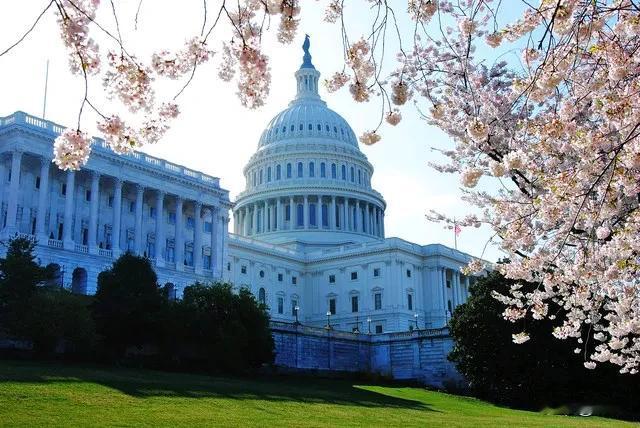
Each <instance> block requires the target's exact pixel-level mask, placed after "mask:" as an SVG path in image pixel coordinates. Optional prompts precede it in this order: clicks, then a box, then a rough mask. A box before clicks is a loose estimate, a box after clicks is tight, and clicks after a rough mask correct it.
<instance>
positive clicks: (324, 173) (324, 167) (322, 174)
mask: <svg viewBox="0 0 640 428" xmlns="http://www.w3.org/2000/svg"><path fill="white" fill-rule="evenodd" d="M326 176H327V165H325V163H324V162H320V177H322V178H325V177H326Z"/></svg>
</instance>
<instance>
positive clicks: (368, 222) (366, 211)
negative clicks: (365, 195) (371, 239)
mask: <svg viewBox="0 0 640 428" xmlns="http://www.w3.org/2000/svg"><path fill="white" fill-rule="evenodd" d="M364 219H365V221H364V224H366V225H367V227H366V229H367V230H366V231H365V232H367V234H369V235H372V233H371V217H370V216H369V203H368V202H365V204H364Z"/></svg>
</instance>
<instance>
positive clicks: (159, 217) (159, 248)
mask: <svg viewBox="0 0 640 428" xmlns="http://www.w3.org/2000/svg"><path fill="white" fill-rule="evenodd" d="M155 244H156V266H158V267H163V266H164V253H163V249H164V244H165V237H164V192H163V191H162V190H157V191H156V243H155Z"/></svg>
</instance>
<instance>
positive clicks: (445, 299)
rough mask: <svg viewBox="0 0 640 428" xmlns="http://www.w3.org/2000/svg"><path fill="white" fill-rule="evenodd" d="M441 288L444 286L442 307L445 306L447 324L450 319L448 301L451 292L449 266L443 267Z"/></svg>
mask: <svg viewBox="0 0 640 428" xmlns="http://www.w3.org/2000/svg"><path fill="white" fill-rule="evenodd" d="M441 288H442V307H443V308H444V313H445V323H444V324H445V325H446V323H447V320H448V319H449V316H450V315H449V305H448V301H449V292H448V291H447V268H442V283H441Z"/></svg>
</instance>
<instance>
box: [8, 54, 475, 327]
mask: <svg viewBox="0 0 640 428" xmlns="http://www.w3.org/2000/svg"><path fill="white" fill-rule="evenodd" d="M319 79H320V73H319V72H318V71H317V70H316V69H315V67H314V65H313V64H312V61H311V56H310V55H309V52H308V46H307V48H306V49H305V55H304V59H303V64H302V66H301V67H300V69H299V70H297V71H296V72H295V82H296V86H297V94H296V96H295V98H294V99H293V100H292V101H291V102H290V103H289V106H288V107H287V108H286V109H284V110H283V111H282V112H281V113H279V114H278V115H276V116H275V117H274V118H273V119H272V120H271V122H270V123H269V124H268V125H267V127H266V129H265V130H264V132H263V133H262V136H261V137H260V139H259V141H258V148H257V150H256V152H255V153H254V154H253V156H252V157H251V158H250V159H249V162H248V163H247V165H246V167H245V168H244V176H245V179H246V188H245V190H244V191H242V192H241V193H240V194H239V195H238V196H237V198H236V200H235V201H231V200H230V197H229V192H228V191H227V190H225V189H224V188H222V187H221V186H220V180H219V178H217V177H212V176H210V175H207V174H204V173H202V172H198V171H193V170H191V169H189V168H187V167H184V166H181V165H176V164H174V163H171V162H169V161H167V160H163V159H158V158H155V157H152V156H149V155H147V154H144V153H139V152H134V153H131V154H128V155H118V154H115V153H113V152H112V151H110V149H108V148H107V146H106V144H105V143H104V142H103V141H101V140H99V139H96V140H95V144H94V148H93V152H92V155H91V158H90V160H89V162H88V164H87V165H86V166H85V167H84V168H82V169H81V170H80V171H76V172H65V171H61V170H59V169H58V168H57V167H56V166H55V164H53V163H52V162H51V161H52V145H53V141H54V139H55V138H56V137H57V135H59V134H60V133H61V131H62V130H63V129H64V128H63V127H61V126H59V125H57V124H55V123H52V122H50V121H46V120H42V119H40V118H37V117H33V116H30V115H28V114H25V113H23V112H16V113H14V114H12V115H10V116H7V117H4V118H0V179H1V180H2V186H0V192H1V193H0V201H1V211H0V226H1V232H0V238H1V239H2V240H6V239H8V238H9V237H10V236H15V235H16V234H20V235H25V236H28V237H33V238H35V239H37V257H38V259H39V261H40V263H41V264H42V265H52V267H53V268H54V270H55V272H56V274H55V278H54V279H53V280H52V281H55V282H56V283H58V284H59V285H61V286H64V287H68V288H69V289H71V290H72V291H73V292H76V293H88V294H91V293H95V291H96V282H97V276H98V274H99V273H100V272H101V271H103V270H105V269H107V268H109V267H110V266H111V264H112V263H113V261H114V260H115V259H116V258H117V257H118V256H119V255H121V254H122V253H123V252H125V251H131V252H133V253H135V254H139V255H143V256H145V257H148V258H149V259H150V260H151V261H152V263H153V265H154V268H155V270H156V273H157V275H158V279H159V282H160V285H168V288H169V289H170V290H171V292H172V293H173V294H174V295H175V297H177V298H179V297H180V296H181V293H182V290H183V289H184V287H186V286H188V285H190V284H193V283H194V282H195V281H204V282H213V281H221V280H222V281H229V282H231V283H233V284H234V286H236V287H241V286H246V287H248V288H250V290H251V291H252V292H253V293H254V295H255V296H256V298H257V299H259V300H260V301H263V302H265V303H266V304H267V305H268V307H269V309H270V312H271V317H272V319H273V320H274V321H282V322H288V323H293V322H295V321H299V322H301V323H302V324H303V325H307V326H311V327H313V326H316V327H323V326H326V325H327V324H329V325H330V326H331V328H332V329H334V330H336V331H347V332H353V331H356V332H362V333H369V332H370V333H372V334H375V333H387V332H400V331H407V330H410V329H414V328H415V327H418V329H433V328H439V327H443V326H444V325H446V323H447V320H448V318H450V316H451V312H452V311H453V309H454V307H455V306H456V305H459V304H461V303H463V302H464V301H465V300H466V298H467V295H468V288H469V285H470V281H471V280H472V279H473V278H469V277H466V276H464V275H462V274H461V273H460V267H461V266H462V265H465V264H466V263H467V262H468V261H469V256H468V255H466V254H464V253H461V252H459V251H456V250H454V249H451V248H448V247H446V246H444V245H440V244H431V245H419V244H414V243H411V242H407V241H405V240H402V239H399V238H393V237H386V235H385V225H384V222H385V209H386V203H385V200H384V198H383V196H382V195H381V194H380V193H378V192H377V191H375V190H374V189H373V188H372V186H371V178H372V176H373V170H374V169H373V166H372V165H371V163H369V161H368V160H367V157H366V156H365V155H364V154H363V153H362V152H361V150H360V148H359V147H358V141H357V138H356V135H355V133H354V132H353V130H352V129H351V127H350V126H349V124H348V123H347V122H346V121H345V120H344V119H343V118H342V117H341V116H340V115H339V114H338V113H336V112H334V111H333V110H331V109H330V108H328V107H327V104H326V102H325V101H323V100H322V99H321V97H320V95H319V92H318V86H319ZM229 228H232V229H233V233H231V232H230V231H229ZM5 248H6V247H5V246H3V247H2V250H0V251H4V250H5Z"/></svg>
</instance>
